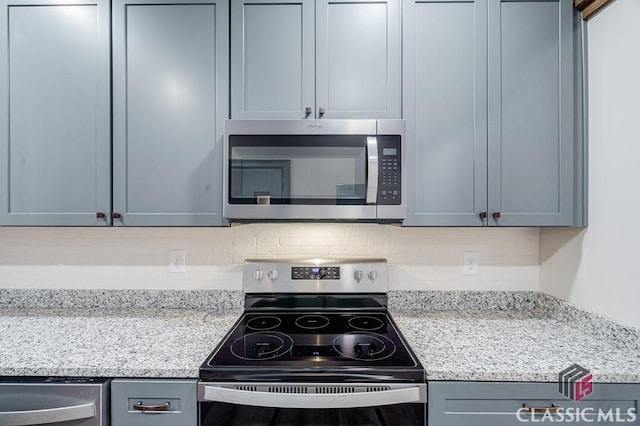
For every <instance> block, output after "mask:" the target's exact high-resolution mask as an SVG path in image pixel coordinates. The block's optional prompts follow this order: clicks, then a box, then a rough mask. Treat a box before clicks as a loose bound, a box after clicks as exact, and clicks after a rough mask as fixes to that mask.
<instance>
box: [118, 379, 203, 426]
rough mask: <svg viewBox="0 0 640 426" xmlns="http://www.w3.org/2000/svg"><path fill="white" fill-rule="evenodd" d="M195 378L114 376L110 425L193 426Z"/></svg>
mask: <svg viewBox="0 0 640 426" xmlns="http://www.w3.org/2000/svg"><path fill="white" fill-rule="evenodd" d="M196 388H197V380H195V379H194V380H160V379H158V380H154V379H114V380H113V381H112V382H111V425H112V426H176V425H180V426H196V425H197V424H198V401H197V397H196Z"/></svg>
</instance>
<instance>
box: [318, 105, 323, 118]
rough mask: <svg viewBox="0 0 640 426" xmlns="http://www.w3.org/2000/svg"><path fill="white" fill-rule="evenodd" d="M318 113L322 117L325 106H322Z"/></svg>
mask: <svg viewBox="0 0 640 426" xmlns="http://www.w3.org/2000/svg"><path fill="white" fill-rule="evenodd" d="M318 115H319V116H320V117H322V116H323V115H324V108H322V107H320V108H318Z"/></svg>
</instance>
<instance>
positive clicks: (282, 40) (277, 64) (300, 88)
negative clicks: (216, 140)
mask: <svg viewBox="0 0 640 426" xmlns="http://www.w3.org/2000/svg"><path fill="white" fill-rule="evenodd" d="M231 8H232V9H231V21H232V24H231V31H232V34H231V43H232V49H231V55H232V57H231V70H232V73H231V99H232V107H231V109H232V112H231V113H232V118H244V119H253V118H261V119H278V118H280V119H291V118H305V107H311V108H312V109H313V107H314V102H315V100H314V91H315V89H314V81H315V73H314V46H313V40H314V23H313V15H314V10H313V1H312V0H300V1H296V2H278V1H271V0H256V1H254V0H251V1H234V2H232V4H231ZM312 114H313V112H312Z"/></svg>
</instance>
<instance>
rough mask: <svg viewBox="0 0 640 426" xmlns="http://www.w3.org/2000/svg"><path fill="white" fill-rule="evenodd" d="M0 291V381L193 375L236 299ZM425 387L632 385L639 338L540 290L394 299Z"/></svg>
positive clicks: (638, 368) (208, 294)
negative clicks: (590, 377) (444, 383)
mask: <svg viewBox="0 0 640 426" xmlns="http://www.w3.org/2000/svg"><path fill="white" fill-rule="evenodd" d="M123 292H124V291H122V292H118V291H101V292H95V291H93V292H92V291H87V292H77V291H75V293H69V292H63V293H60V292H56V291H37V290H16V291H7V290H4V291H3V290H0V376H92V377H141V378H143V377H158V378H160V377H163V378H197V377H198V369H199V367H200V365H201V364H202V363H203V362H204V361H205V359H206V358H207V356H208V355H209V354H210V353H211V352H212V351H213V349H214V348H215V347H216V345H217V344H218V343H219V342H220V341H221V340H222V338H223V337H224V335H225V334H226V333H227V332H228V331H229V330H230V329H231V327H232V325H233V324H234V322H235V321H236V320H237V319H238V317H239V315H240V312H241V307H242V293H241V292H225V291H165V292H150V291H149V292H145V291H126V293H123ZM389 296H390V297H389V302H390V303H389V305H390V310H391V312H392V316H393V318H394V319H395V320H396V322H397V323H398V326H399V328H400V331H401V332H402V334H403V335H404V336H405V337H406V339H407V340H408V341H409V344H410V345H411V347H412V349H413V350H414V352H415V353H416V355H417V357H418V358H419V360H420V362H421V363H422V365H423V366H424V368H425V370H426V374H427V380H480V381H541V382H555V381H557V376H558V373H559V372H560V371H561V370H563V369H565V368H567V367H568V366H570V365H572V364H574V363H577V364H580V365H581V366H583V367H584V368H586V369H588V370H590V371H592V372H593V374H594V380H595V381H596V382H601V383H603V382H609V383H640V332H639V331H638V330H637V329H633V328H629V327H625V326H622V325H619V324H616V323H613V322H612V321H610V320H608V319H606V318H602V317H599V316H597V314H591V313H585V312H583V311H580V310H578V309H576V308H574V307H571V306H569V305H567V304H565V303H564V302H559V301H557V300H556V299H553V298H551V297H550V296H546V295H543V294H541V293H537V292H511V293H509V292H475V293H474V292H394V293H393V294H390V295H389Z"/></svg>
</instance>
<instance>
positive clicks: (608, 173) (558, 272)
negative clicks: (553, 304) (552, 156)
mask: <svg viewBox="0 0 640 426" xmlns="http://www.w3.org/2000/svg"><path fill="white" fill-rule="evenodd" d="M587 30H588V60H589V64H588V67H589V68H588V69H589V227H588V228H587V229H585V230H582V231H576V230H553V229H546V230H542V231H541V234H540V250H541V251H540V253H541V256H540V260H541V270H540V289H541V290H542V291H544V292H545V293H549V294H551V295H553V296H556V297H560V298H562V299H565V300H568V301H570V302H573V303H575V304H577V305H578V306H581V307H584V308H587V309H591V310H594V311H597V312H598V313H601V314H603V315H606V316H609V317H612V318H614V319H617V320H620V321H622V322H625V323H627V324H630V325H635V326H640V247H639V243H640V222H639V220H638V214H639V213H640V1H638V0H616V1H614V2H613V3H611V5H610V6H608V7H607V8H605V9H604V10H603V11H601V12H600V13H599V14H598V15H596V16H594V17H593V18H592V19H591V20H590V21H588V24H587Z"/></svg>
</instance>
